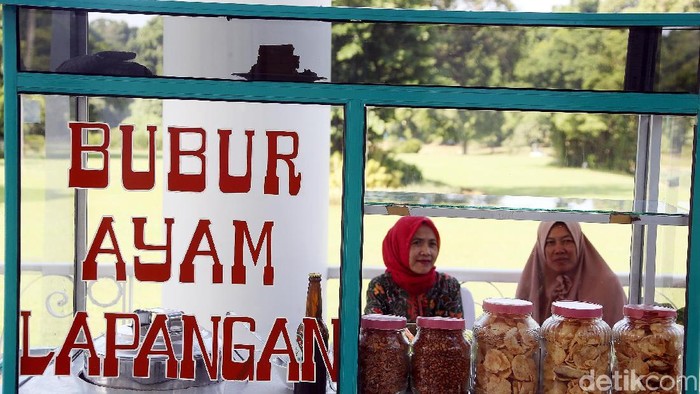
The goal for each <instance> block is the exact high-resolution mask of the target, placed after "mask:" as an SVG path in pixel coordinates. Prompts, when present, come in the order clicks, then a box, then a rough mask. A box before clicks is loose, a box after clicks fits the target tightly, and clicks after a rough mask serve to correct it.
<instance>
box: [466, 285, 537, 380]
mask: <svg viewBox="0 0 700 394" xmlns="http://www.w3.org/2000/svg"><path fill="white" fill-rule="evenodd" d="M483 309H484V314H483V315H481V316H480V317H479V319H477V321H476V322H475V323H474V329H473V331H474V343H473V347H472V349H473V353H474V357H473V358H474V369H475V373H474V374H473V375H474V382H473V383H474V392H475V393H477V394H486V393H516V394H534V393H537V392H538V387H539V372H538V371H539V368H538V365H539V355H540V345H539V325H538V324H537V322H536V321H535V320H534V319H533V318H532V303H531V302H530V301H525V300H519V299H513V298H488V299H486V300H484V303H483Z"/></svg>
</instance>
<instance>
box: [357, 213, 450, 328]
mask: <svg viewBox="0 0 700 394" xmlns="http://www.w3.org/2000/svg"><path fill="white" fill-rule="evenodd" d="M439 251H440V234H439V233H438V230H437V228H436V227H435V224H433V222H432V221H431V220H430V219H428V218H427V217H418V216H404V217H402V218H401V219H399V220H398V221H397V222H396V224H394V226H393V227H392V228H391V229H389V231H388V232H387V234H386V236H385V237H384V243H383V244H382V256H383V257H384V265H386V272H384V273H383V274H381V275H379V276H377V277H376V278H374V279H372V280H371V281H370V282H369V286H368V288H367V305H366V306H365V313H366V314H367V313H381V314H385V315H398V316H405V317H406V319H407V320H408V321H409V322H415V321H416V318H417V317H418V316H443V317H457V318H461V317H462V298H461V293H460V284H459V282H458V281H457V279H455V278H453V277H451V276H449V275H447V274H443V273H439V272H437V271H435V260H436V259H437V256H438V252H439Z"/></svg>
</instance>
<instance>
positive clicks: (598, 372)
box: [540, 301, 612, 393]
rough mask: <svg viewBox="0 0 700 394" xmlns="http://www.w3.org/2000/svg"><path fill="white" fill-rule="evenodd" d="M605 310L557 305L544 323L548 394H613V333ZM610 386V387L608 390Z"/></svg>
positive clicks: (545, 387) (545, 388)
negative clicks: (611, 385)
mask: <svg viewBox="0 0 700 394" xmlns="http://www.w3.org/2000/svg"><path fill="white" fill-rule="evenodd" d="M602 317H603V307H602V306H601V305H598V304H593V303H588V302H582V301H555V302H553V303H552V316H550V317H549V318H548V319H547V320H545V321H544V322H543V323H542V328H541V330H540V332H541V334H542V375H541V380H542V388H543V392H545V393H579V392H591V393H607V392H608V391H609V390H610V387H609V382H610V363H611V353H612V352H611V349H612V330H611V329H610V326H608V324H607V323H605V321H603V319H602ZM606 384H607V386H606Z"/></svg>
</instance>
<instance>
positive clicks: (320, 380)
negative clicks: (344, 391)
mask: <svg viewBox="0 0 700 394" xmlns="http://www.w3.org/2000/svg"><path fill="white" fill-rule="evenodd" d="M322 306H323V302H322V299H321V274H318V273H310V274H309V289H308V291H307V293H306V314H305V316H306V317H313V318H315V319H316V322H317V323H318V329H319V331H320V332H321V336H322V337H323V343H324V345H325V346H326V348H328V328H327V327H326V324H325V323H324V322H323V309H322ZM309 340H314V339H313V338H309ZM297 344H298V345H299V349H303V344H304V324H303V323H302V324H300V325H299V328H297ZM314 363H315V364H316V381H315V382H297V383H295V384H294V393H295V394H320V393H323V394H325V393H326V377H327V375H326V365H325V363H324V361H323V354H322V353H321V349H319V347H318V345H314Z"/></svg>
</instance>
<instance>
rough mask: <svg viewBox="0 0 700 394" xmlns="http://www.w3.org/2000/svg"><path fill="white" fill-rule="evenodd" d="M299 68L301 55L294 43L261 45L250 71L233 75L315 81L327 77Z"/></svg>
mask: <svg viewBox="0 0 700 394" xmlns="http://www.w3.org/2000/svg"><path fill="white" fill-rule="evenodd" d="M298 68H299V56H297V55H295V54H294V45H292V44H280V45H260V47H258V59H257V62H256V63H255V64H254V65H253V66H252V67H251V68H250V71H248V72H247V73H233V74H231V75H235V76H238V77H242V78H245V79H246V80H248V81H276V82H315V81H320V80H322V79H326V78H325V77H319V76H318V75H317V74H316V73H315V72H313V71H311V70H309V69H305V70H304V71H303V72H298V71H297V69H298Z"/></svg>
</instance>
